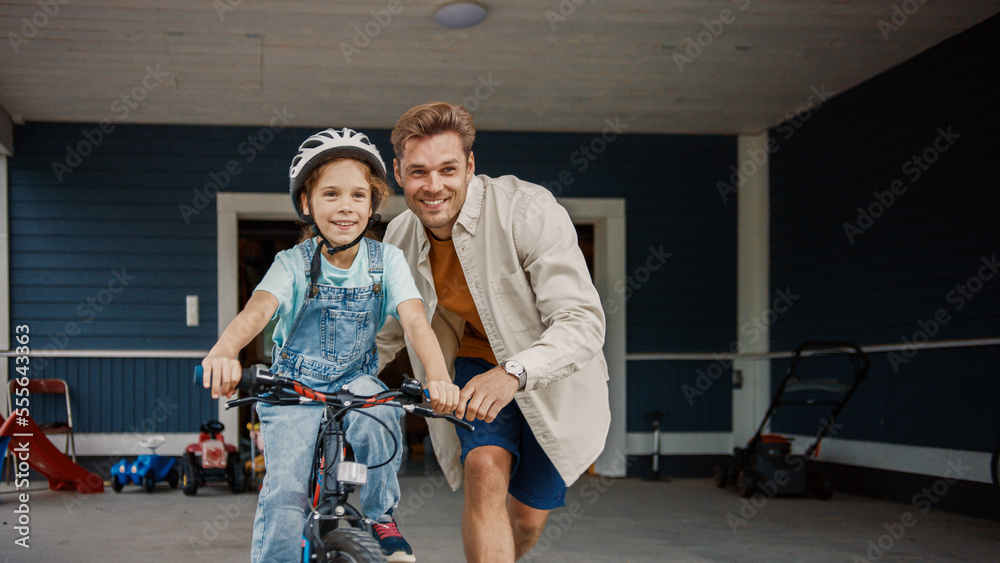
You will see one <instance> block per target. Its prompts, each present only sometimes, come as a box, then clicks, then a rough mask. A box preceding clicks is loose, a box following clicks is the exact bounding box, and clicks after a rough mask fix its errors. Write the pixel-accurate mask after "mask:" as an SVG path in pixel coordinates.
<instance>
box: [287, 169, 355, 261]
mask: <svg viewBox="0 0 1000 563" xmlns="http://www.w3.org/2000/svg"><path fill="white" fill-rule="evenodd" d="M308 191H309V195H308V197H309V198H310V199H311V203H312V212H313V220H314V221H315V222H316V226H317V227H319V230H320V232H322V233H323V236H325V237H326V239H327V240H329V241H330V242H331V243H332V244H333V245H334V246H340V245H342V244H347V243H349V242H351V241H353V240H354V239H356V238H358V236H359V235H361V233H363V232H364V231H365V229H366V228H367V227H368V218H369V217H371V214H372V189H371V185H370V184H369V183H368V180H366V179H365V171H364V164H361V163H360V162H358V161H356V160H353V159H343V160H337V161H334V162H333V163H331V164H328V165H326V166H325V167H324V168H323V170H322V171H321V173H320V175H319V178H318V179H317V180H316V184H315V185H314V186H313V187H312V189H311V190H308ZM306 197H307V195H306V193H305V192H303V194H302V205H303V209H308V208H307V207H306V199H305V198H306ZM351 250H352V251H354V252H356V251H357V247H356V246H355V247H352V248H351ZM354 252H350V254H354Z"/></svg>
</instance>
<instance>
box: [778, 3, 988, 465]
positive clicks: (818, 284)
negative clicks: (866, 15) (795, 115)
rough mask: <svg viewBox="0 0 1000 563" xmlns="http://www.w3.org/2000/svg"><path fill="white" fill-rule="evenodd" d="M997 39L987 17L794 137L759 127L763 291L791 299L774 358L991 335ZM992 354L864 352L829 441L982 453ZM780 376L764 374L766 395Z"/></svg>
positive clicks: (803, 423) (828, 108)
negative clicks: (860, 373)
mask: <svg viewBox="0 0 1000 563" xmlns="http://www.w3.org/2000/svg"><path fill="white" fill-rule="evenodd" d="M998 38H1000V18H998V17H994V18H992V19H991V20H988V21H986V22H984V23H983V24H981V25H979V26H977V27H975V28H973V29H971V30H969V31H967V32H965V33H963V34H961V35H959V36H956V37H954V38H952V39H950V40H948V41H946V42H944V43H942V44H941V45H938V46H937V47H934V48H933V49H931V50H929V51H927V52H925V53H923V54H921V55H919V56H917V57H915V58H914V59H911V60H910V61H907V62H906V63H904V64H902V65H900V66H899V67H897V68H894V69H892V70H890V71H888V72H886V73H884V74H883V75H880V76H878V77H876V78H874V79H872V80H870V81H868V82H865V83H864V84H861V85H860V86H858V87H856V88H854V89H852V90H851V91H849V92H846V93H844V94H842V95H840V96H838V97H836V98H834V99H833V100H831V101H829V102H828V103H826V104H825V105H824V106H823V107H822V108H821V109H819V110H818V111H816V112H815V113H813V114H812V116H811V117H810V118H809V120H808V121H807V122H806V123H805V124H804V126H803V127H802V128H801V129H798V130H794V133H790V131H791V128H790V127H788V126H787V124H784V125H781V126H778V127H777V128H775V129H774V130H773V131H772V132H771V137H772V139H773V140H774V141H775V142H777V143H778V144H779V145H780V149H779V150H778V151H777V152H776V153H775V154H774V155H773V157H772V163H771V204H772V207H771V222H772V225H771V259H772V263H771V280H772V281H771V283H772V286H773V288H774V289H777V288H785V287H790V288H791V289H792V291H793V292H794V293H796V294H798V295H800V296H801V297H800V299H799V300H798V301H796V302H795V304H794V306H792V307H791V308H790V309H789V310H788V312H786V313H784V314H782V315H780V317H779V318H778V320H777V322H776V323H775V325H774V326H773V327H772V333H771V342H772V349H775V350H783V349H784V350H787V349H792V348H794V346H795V345H796V344H797V343H798V342H799V341H802V340H807V339H848V340H854V341H857V342H859V343H860V344H862V345H876V344H890V345H906V344H909V343H911V342H917V343H921V342H925V341H948V340H958V339H974V338H995V337H997V336H1000V331H998V328H1000V275H997V273H996V272H994V271H993V269H995V268H996V267H997V266H996V264H997V262H996V260H997V259H998V258H1000V192H998V190H997V178H998V177H1000V163H998V161H997V159H996V140H997V138H998V135H1000V108H998V107H997V105H996V99H997V96H998V94H1000V72H998V70H1000V39H998ZM894 188H895V193H893V189H894ZM859 208H860V209H859ZM963 292H964V293H963ZM997 354H998V350H997V347H990V348H957V349H948V350H923V351H920V352H919V353H917V354H916V355H915V356H913V357H912V358H911V357H908V356H909V355H910V354H909V353H908V354H907V355H903V354H901V353H899V352H894V353H887V354H877V355H874V357H873V358H872V371H871V376H870V377H869V380H868V381H866V382H865V383H864V384H863V385H862V387H861V388H860V389H859V391H858V394H857V396H856V397H855V398H854V399H853V400H852V404H851V405H850V406H849V407H848V409H847V410H845V412H844V415H843V417H842V422H844V423H845V424H846V425H847V426H846V427H845V428H844V429H843V433H842V434H841V435H842V436H843V437H855V438H858V439H864V440H874V441H880V442H890V443H900V444H909V445H917V446H933V447H941V448H967V449H973V450H979V451H989V450H991V449H992V448H993V446H994V445H995V444H996V441H997V439H998V438H1000V435H998V429H1000V410H998V409H997V408H996V405H997V404H998V401H1000V387H998V385H997V383H996V365H997ZM783 369H784V368H782V367H781V363H780V362H775V363H774V372H773V375H774V377H773V379H772V381H773V383H774V385H775V386H777V384H778V383H779V382H780V377H781V376H782V375H783ZM803 416H804V415H803ZM793 418H794V417H793ZM815 422H816V421H815V420H812V421H811V423H810V422H809V421H808V420H807V419H806V418H802V419H801V420H798V421H795V420H791V419H783V420H782V421H779V424H777V425H776V428H777V429H780V430H786V429H792V428H796V429H798V430H804V429H806V427H812V428H813V430H815V428H816V424H815Z"/></svg>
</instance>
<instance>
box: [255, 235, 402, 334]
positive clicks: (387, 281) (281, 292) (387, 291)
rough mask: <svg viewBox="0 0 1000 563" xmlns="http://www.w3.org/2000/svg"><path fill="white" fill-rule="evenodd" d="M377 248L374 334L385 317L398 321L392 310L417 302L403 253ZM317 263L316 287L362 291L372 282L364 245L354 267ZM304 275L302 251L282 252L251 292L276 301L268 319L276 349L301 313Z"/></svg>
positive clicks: (306, 284)
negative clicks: (378, 275) (379, 266)
mask: <svg viewBox="0 0 1000 563" xmlns="http://www.w3.org/2000/svg"><path fill="white" fill-rule="evenodd" d="M317 240H318V239H317V238H315V237H314V238H313V239H312V241H311V242H312V245H313V249H314V250H315V248H316V242H317ZM378 244H381V245H382V287H383V293H382V297H383V298H382V310H381V311H380V312H379V316H378V326H377V327H376V330H379V329H381V328H382V324H383V323H384V322H385V319H386V316H387V315H392V316H393V317H396V318H397V319H398V318H399V314H398V312H397V311H396V307H397V306H399V304H400V303H402V302H403V301H406V300H408V299H421V297H420V292H419V291H417V286H416V284H414V283H413V276H411V275H410V268H409V267H408V266H407V264H406V259H405V258H403V251H402V250H400V249H398V248H396V247H395V246H392V245H390V244H384V243H378ZM320 262H322V269H321V272H320V276H319V281H318V283H319V284H320V285H330V286H335V287H366V286H369V285H371V284H372V283H374V282H375V280H373V279H372V276H371V275H370V274H369V273H368V269H369V266H368V265H369V259H368V245H367V244H365V242H364V241H362V242H361V243H360V244H358V254H357V256H355V257H354V263H353V264H351V267H350V268H348V269H346V270H342V269H340V268H338V267H336V266H334V265H333V264H330V262H329V260H326V259H325V258H324V259H322V260H320ZM306 271H307V268H306V263H305V260H304V259H303V258H302V251H300V250H299V249H298V248H294V247H293V248H290V249H288V250H283V251H281V252H279V253H278V254H277V256H275V257H274V263H272V264H271V267H270V269H268V270H267V274H265V275H264V279H263V280H261V282H260V284H259V285H258V286H257V288H256V289H254V291H266V292H268V293H270V294H271V295H273V296H275V297H276V298H277V299H278V309H277V311H275V312H274V317H273V318H272V320H274V319H277V323H276V325H275V327H274V335H273V336H272V339H273V340H274V343H275V344H276V345H277V346H279V347H280V346H281V345H282V344H284V342H285V338H286V337H287V336H288V332H289V331H290V330H291V329H292V325H293V324H294V323H295V316H296V315H297V314H298V312H299V310H300V309H302V303H303V302H304V301H305V299H306V288H307V287H308V286H309V279H308V277H307V275H306Z"/></svg>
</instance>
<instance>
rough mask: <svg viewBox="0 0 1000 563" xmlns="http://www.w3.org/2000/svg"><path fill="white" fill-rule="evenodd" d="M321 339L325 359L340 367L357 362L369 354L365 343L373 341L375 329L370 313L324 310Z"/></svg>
mask: <svg viewBox="0 0 1000 563" xmlns="http://www.w3.org/2000/svg"><path fill="white" fill-rule="evenodd" d="M320 324H321V329H322V330H321V332H322V334H321V338H322V340H323V342H322V346H323V357H324V358H326V359H327V360H330V361H331V362H334V363H335V364H337V365H338V367H346V366H348V365H349V364H351V363H354V362H356V361H357V360H358V359H359V358H360V357H361V356H362V354H364V353H365V352H367V347H366V346H365V343H366V342H368V341H369V340H371V333H372V330H373V328H374V327H372V322H371V312H369V311H341V310H339V309H323V318H322V322H321V323H320Z"/></svg>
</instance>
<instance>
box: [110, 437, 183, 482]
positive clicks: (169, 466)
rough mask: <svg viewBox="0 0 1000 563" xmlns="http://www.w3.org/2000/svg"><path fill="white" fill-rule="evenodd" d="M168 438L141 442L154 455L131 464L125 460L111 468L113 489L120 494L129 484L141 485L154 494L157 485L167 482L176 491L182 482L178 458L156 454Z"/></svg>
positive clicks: (153, 438)
mask: <svg viewBox="0 0 1000 563" xmlns="http://www.w3.org/2000/svg"><path fill="white" fill-rule="evenodd" d="M164 442H166V438H164V437H163V436H151V437H150V438H147V439H146V440H142V441H140V442H139V444H140V445H142V446H145V447H147V448H149V449H150V450H151V451H152V452H153V453H151V454H147V455H141V456H139V457H138V458H137V459H136V460H135V461H134V462H132V463H131V464H130V463H129V462H128V461H127V460H125V459H123V460H121V461H119V462H118V463H117V464H115V466H114V467H112V468H111V489H112V490H113V491H114V492H116V493H119V492H121V490H122V488H124V487H125V485H127V484H128V483H132V484H133V485H140V486H142V489H143V490H144V491H146V492H147V493H151V492H153V490H154V489H155V488H156V483H157V482H161V481H166V482H168V483H169V484H170V488H171V489H176V488H177V484H178V483H179V482H180V470H179V469H178V467H177V458H173V457H164V456H161V455H157V454H156V448H158V447H159V446H161V445H163V443H164Z"/></svg>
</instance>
